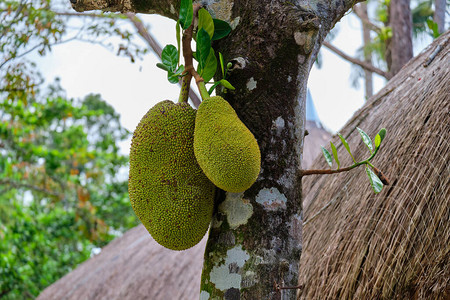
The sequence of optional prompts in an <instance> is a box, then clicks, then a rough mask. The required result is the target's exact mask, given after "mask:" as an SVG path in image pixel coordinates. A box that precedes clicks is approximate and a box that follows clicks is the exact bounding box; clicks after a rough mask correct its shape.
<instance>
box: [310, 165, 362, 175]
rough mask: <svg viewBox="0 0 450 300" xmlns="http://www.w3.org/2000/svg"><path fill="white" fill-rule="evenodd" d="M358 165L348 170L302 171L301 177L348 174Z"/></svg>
mask: <svg viewBox="0 0 450 300" xmlns="http://www.w3.org/2000/svg"><path fill="white" fill-rule="evenodd" d="M357 166H358V165H353V166H350V167H347V168H342V169H337V170H331V169H330V170H314V169H313V170H301V176H307V175H314V174H318V175H319V174H321V175H324V174H336V173H341V172H347V171H350V170H351V169H353V168H356V167H357Z"/></svg>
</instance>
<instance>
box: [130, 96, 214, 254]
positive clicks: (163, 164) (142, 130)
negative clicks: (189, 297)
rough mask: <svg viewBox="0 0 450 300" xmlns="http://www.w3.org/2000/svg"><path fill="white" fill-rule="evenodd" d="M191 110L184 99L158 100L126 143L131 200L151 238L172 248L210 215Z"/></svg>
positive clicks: (190, 239) (198, 232) (200, 230)
mask: <svg viewBox="0 0 450 300" xmlns="http://www.w3.org/2000/svg"><path fill="white" fill-rule="evenodd" d="M195 115H196V110H194V109H193V108H191V107H190V106H189V104H187V103H177V104H175V103H173V102H172V101H169V100H165V101H162V102H159V103H158V104H156V105H155V106H154V107H152V108H151V109H150V110H149V111H148V112H147V114H146V115H145V116H144V117H143V118H142V120H141V121H140V123H139V124H138V126H137V128H136V130H135V131H134V134H133V138H132V142H131V150H130V175H129V181H128V191H129V195H130V201H131V205H132V207H133V210H134V211H135V213H136V215H137V216H138V218H139V219H140V221H141V222H142V223H143V224H144V226H145V227H146V228H147V230H148V232H149V233H150V234H151V235H152V237H153V238H154V239H155V240H156V241H157V242H158V243H159V244H160V245H162V246H164V247H166V248H169V249H172V250H184V249H187V248H190V247H192V246H194V245H196V244H197V243H198V242H199V241H200V240H201V239H202V237H203V236H204V234H205V232H206V231H207V229H208V226H209V224H210V222H211V219H212V213H213V206H214V193H215V186H214V185H213V184H212V183H211V182H210V181H209V180H208V178H207V177H206V176H205V175H204V173H203V172H202V170H201V168H200V166H199V165H198V163H197V161H196V159H195V156H194V148H193V142H194V141H193V139H194V126H195Z"/></svg>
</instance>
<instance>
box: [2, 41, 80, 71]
mask: <svg viewBox="0 0 450 300" xmlns="http://www.w3.org/2000/svg"><path fill="white" fill-rule="evenodd" d="M75 39H77V37H76V36H74V37H71V38H69V39H67V40H64V41H60V42H55V43H53V44H49V46H55V45H61V44H64V43H67V42H70V41H73V40H75ZM41 46H42V45H41V44H38V45H35V46H33V47H32V48H30V49H28V50H27V51H25V52H23V53H21V54H19V55H16V56H14V57H9V58H7V59H5V61H4V62H2V63H1V64H0V69H1V68H2V67H3V66H4V65H5V64H7V63H8V62H9V61H11V60H13V59H17V58H20V57H23V56H25V55H27V54H30V53H31V52H33V51H34V50H36V49H37V48H39V47H41Z"/></svg>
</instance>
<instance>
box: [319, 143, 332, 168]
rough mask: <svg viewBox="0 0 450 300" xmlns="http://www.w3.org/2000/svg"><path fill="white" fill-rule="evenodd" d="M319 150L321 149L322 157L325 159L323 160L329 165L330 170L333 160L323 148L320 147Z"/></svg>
mask: <svg viewBox="0 0 450 300" xmlns="http://www.w3.org/2000/svg"><path fill="white" fill-rule="evenodd" d="M321 148H322V153H323V156H324V157H325V160H326V161H327V163H328V164H329V165H330V168H331V167H332V166H333V159H332V158H331V154H330V152H328V150H327V149H325V148H324V147H322V146H321Z"/></svg>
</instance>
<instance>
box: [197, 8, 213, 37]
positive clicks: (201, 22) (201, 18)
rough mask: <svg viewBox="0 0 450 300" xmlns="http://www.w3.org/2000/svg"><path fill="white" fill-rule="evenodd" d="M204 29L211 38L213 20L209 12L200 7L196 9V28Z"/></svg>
mask: <svg viewBox="0 0 450 300" xmlns="http://www.w3.org/2000/svg"><path fill="white" fill-rule="evenodd" d="M202 28H203V29H205V30H206V32H207V33H208V35H209V38H210V39H212V37H213V35H214V22H213V19H212V17H211V15H210V14H209V12H208V11H207V10H206V9H204V8H202V9H200V10H199V11H198V29H199V30H200V29H202Z"/></svg>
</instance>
